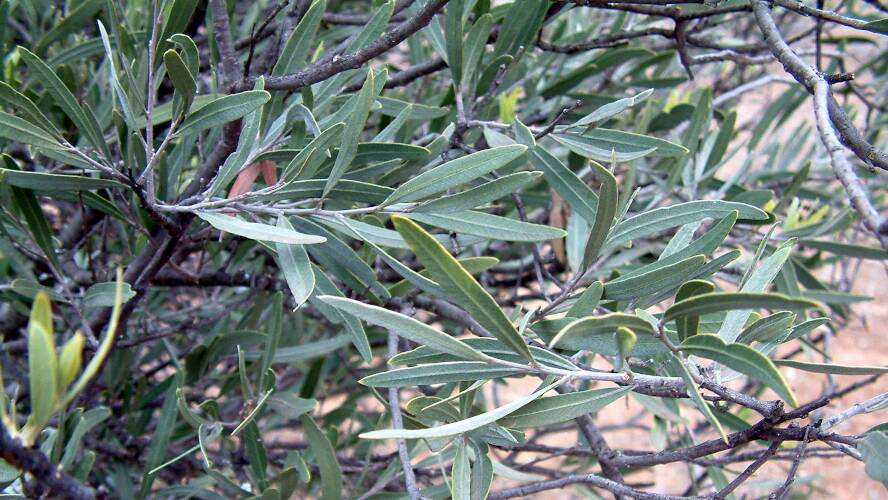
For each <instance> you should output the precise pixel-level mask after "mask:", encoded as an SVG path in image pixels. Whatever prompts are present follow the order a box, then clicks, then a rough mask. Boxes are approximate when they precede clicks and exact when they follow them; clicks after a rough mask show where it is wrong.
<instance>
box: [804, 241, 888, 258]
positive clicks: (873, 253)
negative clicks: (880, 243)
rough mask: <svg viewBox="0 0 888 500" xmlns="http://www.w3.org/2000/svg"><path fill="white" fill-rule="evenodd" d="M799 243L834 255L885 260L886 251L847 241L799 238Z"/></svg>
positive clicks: (887, 256) (887, 255) (887, 254)
mask: <svg viewBox="0 0 888 500" xmlns="http://www.w3.org/2000/svg"><path fill="white" fill-rule="evenodd" d="M799 244H801V245H804V246H806V247H810V248H815V249H817V250H823V251H824V252H829V253H831V254H834V255H840V256H842V257H853V258H857V259H872V260H886V259H888V252H886V251H885V250H883V249H881V248H875V247H867V246H863V245H850V244H847V243H838V242H835V241H824V240H806V239H802V240H799Z"/></svg>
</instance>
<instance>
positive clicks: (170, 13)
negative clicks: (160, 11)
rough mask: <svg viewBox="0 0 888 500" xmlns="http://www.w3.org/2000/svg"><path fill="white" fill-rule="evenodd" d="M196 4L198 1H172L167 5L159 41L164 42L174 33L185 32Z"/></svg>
mask: <svg viewBox="0 0 888 500" xmlns="http://www.w3.org/2000/svg"><path fill="white" fill-rule="evenodd" d="M198 2H199V0H173V1H172V2H169V3H167V4H166V5H167V12H166V14H167V15H166V16H165V19H166V22H165V23H164V25H163V30H162V31H161V33H162V35H161V37H160V39H161V40H166V39H167V38H170V37H171V36H173V35H174V34H176V33H181V32H183V31H185V28H186V27H188V22H189V21H190V20H191V16H192V15H193V14H194V9H195V8H197V4H198Z"/></svg>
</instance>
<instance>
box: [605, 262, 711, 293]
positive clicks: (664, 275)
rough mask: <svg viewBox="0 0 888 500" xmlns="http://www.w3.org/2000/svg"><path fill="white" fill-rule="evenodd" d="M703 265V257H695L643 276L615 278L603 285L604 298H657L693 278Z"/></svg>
mask: <svg viewBox="0 0 888 500" xmlns="http://www.w3.org/2000/svg"><path fill="white" fill-rule="evenodd" d="M705 263H706V258H705V257H703V256H702V255H695V256H693V257H689V258H687V259H685V260H682V261H679V262H676V263H675V264H672V265H669V266H664V267H661V268H660V269H656V270H653V271H651V272H648V273H645V274H639V275H633V276H630V277H626V278H624V277H620V278H617V279H615V280H613V281H609V282H607V283H605V284H604V298H605V299H610V300H637V299H640V298H642V297H651V296H657V295H658V294H660V293H664V292H666V291H669V290H672V289H674V288H677V287H679V286H680V285H681V284H682V283H684V282H685V281H687V280H688V279H691V278H693V277H694V276H695V275H696V274H697V272H698V271H699V270H700V268H701V267H703V264H705Z"/></svg>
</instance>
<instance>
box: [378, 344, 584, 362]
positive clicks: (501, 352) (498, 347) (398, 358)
mask: <svg viewBox="0 0 888 500" xmlns="http://www.w3.org/2000/svg"><path fill="white" fill-rule="evenodd" d="M461 342H463V343H464V344H466V345H468V346H469V347H471V348H472V349H475V350H476V351H480V352H481V353H483V354H486V355H487V356H490V357H493V358H496V359H499V360H502V361H508V362H511V363H521V362H522V361H523V358H522V357H521V355H519V354H516V353H515V351H513V350H512V349H510V348H509V347H508V346H507V345H506V344H504V343H502V342H500V341H499V340H497V339H494V338H490V337H469V338H466V339H462V340H461ZM529 347H530V352H531V353H532V354H533V359H534V360H535V361H536V362H537V363H539V364H541V365H548V366H551V367H553V368H563V369H565V370H576V369H577V367H576V365H574V364H573V363H571V362H570V361H569V360H568V359H567V358H565V357H563V356H560V355H558V354H555V353H553V352H551V351H548V350H546V349H543V348H541V347H536V346H529ZM446 361H460V359H459V358H457V357H456V356H453V355H450V354H441V353H439V352H437V351H434V350H432V349H431V348H429V347H426V346H420V347H417V348H416V349H413V350H410V351H406V352H402V353H399V354H397V355H395V356H394V357H393V358H391V359H390V360H389V364H391V365H419V364H430V363H443V362H446Z"/></svg>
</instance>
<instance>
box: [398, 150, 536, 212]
mask: <svg viewBox="0 0 888 500" xmlns="http://www.w3.org/2000/svg"><path fill="white" fill-rule="evenodd" d="M526 150H527V147H525V146H522V145H519V144H514V145H511V146H501V147H498V148H492V149H486V150H484V151H479V152H477V153H472V154H470V155H468V156H463V157H462V158H457V159H456V160H451V161H448V162H447V163H444V164H442V165H439V166H437V167H435V168H433V169H431V170H428V171H426V172H423V173H421V174H419V175H418V176H416V177H414V178H412V179H410V180H408V181H407V182H405V183H403V184H401V185H400V186H398V188H397V189H396V190H395V192H394V193H392V194H391V196H389V197H388V198H387V199H386V200H385V202H384V204H385V205H391V204H392V203H396V202H407V201H417V200H420V199H422V198H425V197H428V196H431V195H433V194H436V193H440V192H442V191H446V190H448V189H450V188H452V187H456V186H459V185H461V184H465V183H466V182H469V181H472V180H474V179H477V178H478V177H481V176H482V175H485V174H489V173H490V172H492V171H494V170H496V169H497V168H500V167H502V166H503V165H506V164H507V163H509V162H511V161H512V160H515V159H516V158H518V157H519V156H521V155H522V154H524V152H525V151H526Z"/></svg>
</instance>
